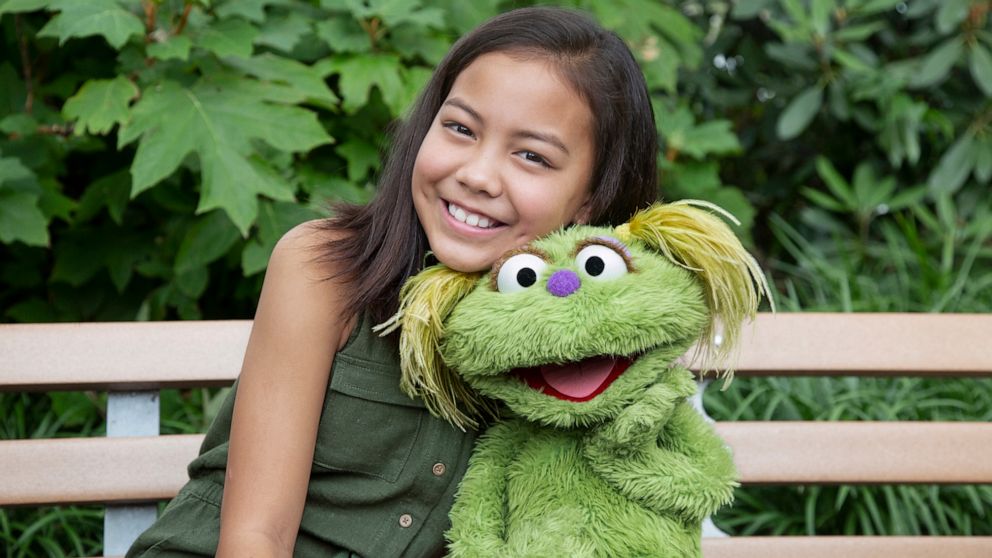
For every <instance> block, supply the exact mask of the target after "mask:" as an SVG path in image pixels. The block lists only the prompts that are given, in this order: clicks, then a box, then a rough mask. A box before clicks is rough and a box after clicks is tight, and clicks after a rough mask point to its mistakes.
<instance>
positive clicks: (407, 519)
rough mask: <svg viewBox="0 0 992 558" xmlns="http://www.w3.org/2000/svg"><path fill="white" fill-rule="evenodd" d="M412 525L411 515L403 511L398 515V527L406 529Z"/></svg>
mask: <svg viewBox="0 0 992 558" xmlns="http://www.w3.org/2000/svg"><path fill="white" fill-rule="evenodd" d="M411 525H413V516H412V515H410V514H408V513H405V514H403V515H401V516H400V527H403V528H404V529H406V528H407V527H409V526H411Z"/></svg>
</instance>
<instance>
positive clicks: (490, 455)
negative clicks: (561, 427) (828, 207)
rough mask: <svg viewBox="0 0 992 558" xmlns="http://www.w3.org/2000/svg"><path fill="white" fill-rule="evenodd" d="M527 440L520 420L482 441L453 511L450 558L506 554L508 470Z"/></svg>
mask: <svg viewBox="0 0 992 558" xmlns="http://www.w3.org/2000/svg"><path fill="white" fill-rule="evenodd" d="M526 438H527V428H526V425H525V424H523V423H522V422H521V421H519V420H508V421H506V422H501V423H498V424H496V425H494V426H492V427H490V428H489V430H488V431H487V432H486V433H485V434H484V435H483V436H482V438H480V439H479V441H478V443H477V444H476V446H475V449H474V450H473V453H472V457H471V459H470V460H469V464H468V470H467V471H466V472H465V476H464V477H463V478H462V481H461V485H460V486H459V487H458V494H457V496H456V497H455V504H454V506H453V507H452V508H451V529H450V530H449V531H448V532H447V533H446V534H445V537H446V538H447V540H448V541H449V543H450V544H449V546H448V551H449V554H448V556H451V557H452V558H459V557H465V558H474V557H478V556H486V557H496V556H503V555H505V554H506V541H505V533H506V491H507V481H508V479H507V470H508V468H509V465H510V463H512V462H513V460H514V458H515V457H516V454H517V452H518V451H519V449H520V448H521V447H522V446H523V444H524V441H525V440H526Z"/></svg>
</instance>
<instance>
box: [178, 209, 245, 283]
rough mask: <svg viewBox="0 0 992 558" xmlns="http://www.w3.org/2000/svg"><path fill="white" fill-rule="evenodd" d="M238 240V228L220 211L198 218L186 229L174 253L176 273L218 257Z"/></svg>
mask: <svg viewBox="0 0 992 558" xmlns="http://www.w3.org/2000/svg"><path fill="white" fill-rule="evenodd" d="M237 241H238V229H237V228H235V227H234V225H233V223H232V222H231V220H230V219H228V218H227V217H226V216H225V215H224V213H223V212H221V211H211V212H210V213H207V214H206V215H203V216H202V217H200V218H198V219H197V221H196V222H195V223H193V226H191V227H190V228H189V229H187V231H186V235H185V236H184V237H183V241H182V244H180V245H179V253H178V254H176V263H175V270H176V274H177V275H182V274H185V273H189V272H191V271H193V270H194V269H196V268H198V267H203V266H205V265H207V264H209V263H210V262H212V261H214V260H216V259H217V258H220V257H221V256H223V255H224V254H226V253H227V251H228V250H230V249H231V246H234V243H235V242H237Z"/></svg>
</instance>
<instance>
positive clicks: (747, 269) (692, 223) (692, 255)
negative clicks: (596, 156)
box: [616, 200, 775, 379]
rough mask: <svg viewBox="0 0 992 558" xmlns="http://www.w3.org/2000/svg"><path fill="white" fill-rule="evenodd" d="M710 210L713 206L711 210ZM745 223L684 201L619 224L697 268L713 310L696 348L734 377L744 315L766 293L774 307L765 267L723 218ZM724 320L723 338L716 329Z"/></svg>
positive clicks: (620, 231) (698, 203)
mask: <svg viewBox="0 0 992 558" xmlns="http://www.w3.org/2000/svg"><path fill="white" fill-rule="evenodd" d="M706 210H709V211H706ZM714 213H718V214H720V215H723V216H724V217H726V218H727V219H728V220H730V221H731V222H733V223H734V224H735V225H740V223H739V222H738V221H737V219H735V218H734V216H733V215H731V214H730V213H728V212H727V211H725V210H724V209H722V208H720V207H719V206H717V205H714V204H712V203H709V202H705V201H700V200H680V201H676V202H672V203H667V204H655V205H653V206H651V207H649V208H647V209H645V210H643V211H639V212H638V213H637V214H636V215H634V216H633V217H632V218H631V220H630V222H628V223H626V224H624V225H621V226H620V227H617V230H616V233H617V234H618V235H621V236H627V235H629V236H631V237H634V238H637V239H639V240H641V241H642V242H645V243H647V244H648V245H649V246H651V247H653V248H654V249H656V250H658V251H659V252H661V253H662V254H664V255H665V257H667V258H668V259H669V260H671V261H672V262H674V263H675V264H676V265H679V266H681V267H683V268H685V269H688V270H690V271H692V272H694V273H696V274H697V275H698V276H699V278H700V279H701V280H702V282H703V286H704V290H705V297H706V303H707V306H708V307H709V309H710V312H711V314H712V316H711V318H710V322H709V324H708V325H707V328H706V331H704V332H703V338H702V339H701V341H700V343H699V345H698V346H697V349H698V351H699V353H698V355H697V356H699V357H701V360H702V362H703V363H704V365H705V366H706V370H704V371H708V370H717V371H718V373H719V371H720V370H723V371H724V377H726V378H728V379H729V378H730V377H732V376H733V362H734V361H735V357H736V354H737V343H738V341H739V340H740V334H741V330H742V327H743V325H744V321H745V319H752V318H754V315H755V313H756V312H757V311H758V303H759V302H760V299H761V296H762V295H764V296H765V297H767V298H768V300H769V302H770V303H771V305H772V310H773V311H774V309H775V303H774V301H773V300H772V298H771V291H770V290H769V288H768V283H767V281H766V280H765V276H764V274H763V273H762V272H761V268H760V267H759V266H758V263H757V262H756V261H755V259H754V257H752V256H751V254H749V253H748V252H747V250H745V249H744V246H742V245H741V242H740V240H738V238H737V236H736V235H735V234H734V232H733V231H732V230H731V229H730V227H728V226H727V225H726V223H724V222H723V221H722V220H721V219H720V218H719V217H717V216H716V215H714ZM720 324H722V326H723V328H722V332H720V339H718V338H717V330H718V327H719V325H720Z"/></svg>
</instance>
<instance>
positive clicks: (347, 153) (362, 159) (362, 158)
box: [336, 138, 379, 182]
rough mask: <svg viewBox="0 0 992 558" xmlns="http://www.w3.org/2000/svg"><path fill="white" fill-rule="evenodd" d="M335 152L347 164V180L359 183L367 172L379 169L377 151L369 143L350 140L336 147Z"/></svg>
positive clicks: (354, 139)
mask: <svg viewBox="0 0 992 558" xmlns="http://www.w3.org/2000/svg"><path fill="white" fill-rule="evenodd" d="M336 151H337V152H338V154H339V155H341V156H342V157H344V159H345V161H347V162H348V179H349V180H351V181H352V182H359V181H360V180H364V179H365V177H366V176H368V173H369V171H375V170H376V169H377V168H379V150H378V149H376V147H375V146H374V145H372V144H371V143H369V142H367V141H365V140H362V139H358V138H352V139H349V140H348V141H346V142H343V143H342V144H341V145H339V146H337V149H336Z"/></svg>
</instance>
